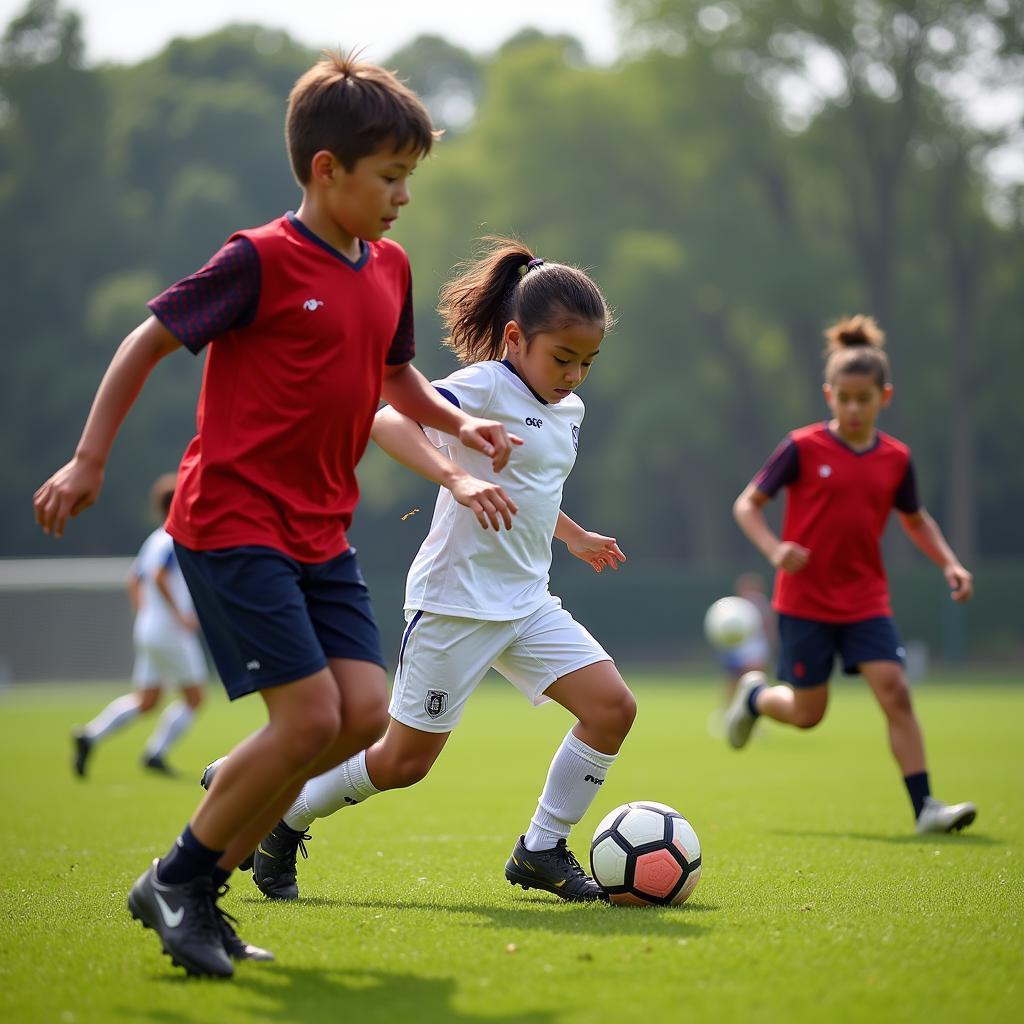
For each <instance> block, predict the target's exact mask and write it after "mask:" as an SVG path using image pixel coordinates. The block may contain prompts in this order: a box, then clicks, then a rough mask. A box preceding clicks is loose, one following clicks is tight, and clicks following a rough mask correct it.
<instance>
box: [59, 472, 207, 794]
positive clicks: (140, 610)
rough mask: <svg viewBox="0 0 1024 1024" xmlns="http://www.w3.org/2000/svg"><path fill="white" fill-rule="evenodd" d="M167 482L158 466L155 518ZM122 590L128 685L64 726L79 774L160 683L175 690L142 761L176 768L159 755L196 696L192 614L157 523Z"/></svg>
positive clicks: (147, 705) (169, 544) (164, 502)
mask: <svg viewBox="0 0 1024 1024" xmlns="http://www.w3.org/2000/svg"><path fill="white" fill-rule="evenodd" d="M174 484H175V475H174V474H173V473H165V474H163V475H162V476H160V477H159V478H158V479H157V481H156V483H154V484H153V489H152V501H153V509H154V511H155V512H156V514H157V515H158V516H159V518H160V522H161V524H162V523H163V521H164V519H165V518H166V517H167V512H168V509H169V508H170V506H171V498H172V497H173V496H174ZM128 592H129V594H130V596H131V601H132V607H133V608H134V609H135V626H134V630H133V639H134V643H135V667H134V669H133V672H132V682H133V683H134V684H135V692H134V693H126V694H124V695H123V696H121V697H118V698H116V699H115V700H113V701H111V702H110V703H109V704H108V705H107V706H106V707H105V708H104V709H103V710H102V711H101V712H100V713H99V714H98V715H97V716H96V717H95V718H94V719H93V720H92V721H91V722H89V723H88V725H86V726H84V727H82V728H76V729H75V730H74V731H73V732H72V734H71V738H72V742H73V744H74V758H73V762H72V767H73V768H74V771H75V774H76V775H79V776H82V777H84V776H85V773H86V767H87V765H88V763H89V759H90V757H91V755H92V753H93V751H94V750H95V748H96V745H97V744H98V743H99V742H100V741H101V740H104V739H106V738H107V737H109V736H110V735H111V734H112V733H115V732H117V731H118V730H119V729H123V728H124V727H125V726H126V725H128V723H129V722H133V721H134V720H135V719H136V718H138V717H139V715H144V714H147V713H148V712H151V711H153V710H154V709H155V708H156V706H157V704H158V703H159V701H160V694H161V692H162V690H163V688H164V686H170V685H174V686H177V687H178V688H179V689H180V690H181V697H180V698H179V699H178V700H176V701H174V702H173V703H171V704H169V705H168V706H167V707H166V708H165V709H164V713H163V714H162V715H161V716H160V719H159V721H158V723H157V727H156V729H155V730H154V731H153V734H152V735H151V736H150V737H149V740H148V741H147V742H146V746H145V748H144V750H143V754H142V764H143V765H144V766H145V767H146V768H149V769H151V770H152V771H155V772H160V773H161V774H164V775H174V774H176V773H175V772H174V770H173V769H172V768H171V767H170V765H168V763H167V761H166V760H165V755H166V753H167V751H168V750H169V749H170V747H171V745H172V744H173V743H174V742H175V741H176V740H178V739H180V738H181V736H182V734H183V733H184V732H185V730H186V729H188V727H189V726H190V725H191V724H192V719H193V718H194V717H195V712H196V709H197V708H198V707H199V705H200V704H201V703H202V700H203V684H204V683H205V681H206V677H207V671H206V659H205V657H204V656H203V651H202V648H201V647H200V644H199V635H198V632H199V622H198V620H197V619H196V613H195V609H194V608H193V606H192V598H191V597H190V596H189V592H188V587H187V586H186V584H185V579H184V577H183V576H182V575H181V569H180V568H179V567H178V562H177V559H176V558H175V555H174V541H173V540H172V539H171V537H170V535H169V534H168V533H167V532H166V531H165V530H164V528H163V526H162V525H161V526H159V527H158V528H157V529H156V530H154V531H153V532H152V533H151V534H150V535H149V536H148V537H147V538H146V540H145V542H144V543H143V545H142V547H141V549H140V550H139V553H138V555H137V556H136V558H135V561H134V563H133V564H132V571H131V576H130V577H129V580H128Z"/></svg>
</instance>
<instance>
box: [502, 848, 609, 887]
mask: <svg viewBox="0 0 1024 1024" xmlns="http://www.w3.org/2000/svg"><path fill="white" fill-rule="evenodd" d="M524 838H525V837H524V836H520V837H519V842H518V843H516V848H515V849H514V850H513V851H512V856H511V857H509V859H508V863H507V864H506V865H505V877H506V878H507V879H508V880H509V881H510V882H511V883H512V884H513V885H521V886H522V887H523V888H524V889H543V890H544V891H545V892H552V893H554V894H555V895H556V896H559V897H561V898H562V899H563V900H569V901H571V902H582V901H586V900H607V899H608V894H607V893H606V892H605V891H604V889H602V888H601V887H600V886H599V885H598V884H597V882H595V881H594V880H593V879H592V878H591V877H590V875H588V874H587V873H586V871H584V870H583V868H581V867H580V862H579V861H578V860H577V859H576V858H575V857H574V856H573V853H572V851H571V850H570V849H569V847H568V846H566V845H565V840H564V839H559V840H558V842H557V843H556V844H555V846H554V849H551V850H528V849H527V848H526V845H525V843H524V842H523V840H524Z"/></svg>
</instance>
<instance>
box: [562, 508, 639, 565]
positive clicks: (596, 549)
mask: <svg viewBox="0 0 1024 1024" xmlns="http://www.w3.org/2000/svg"><path fill="white" fill-rule="evenodd" d="M555 536H556V537H557V538H558V539H559V540H560V541H562V543H563V544H565V546H566V547H567V548H568V549H569V551H570V552H571V553H572V554H574V555H575V556H576V557H577V558H579V559H580V560H581V561H584V562H586V563H587V565H589V566H591V568H593V570H594V572H601V570H602V569H605V568H608V569H618V567H619V562H624V561H625V560H626V556H625V555H624V554H623V553H622V549H621V548H620V547H619V544H618V541H616V539H615V538H614V537H605V536H603V535H601V534H600V533H591V531H590V530H584V529H583V527H582V526H580V525H579V523H575V522H573V520H571V519H570V518H569V517H568V516H567V515H566V514H565V513H564V512H562V511H559V513H558V520H557V522H556V523H555Z"/></svg>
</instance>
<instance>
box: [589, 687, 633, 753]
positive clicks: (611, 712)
mask: <svg viewBox="0 0 1024 1024" xmlns="http://www.w3.org/2000/svg"><path fill="white" fill-rule="evenodd" d="M635 718H636V698H635V697H634V696H633V694H632V692H631V691H630V690H629V688H628V687H627V686H623V687H621V689H619V690H617V691H615V693H613V694H611V695H609V696H608V697H606V698H605V699H604V700H602V701H601V702H600V703H598V704H596V705H595V706H594V707H593V708H590V709H588V710H587V711H586V712H585V713H584V715H583V716H581V719H580V721H582V722H583V723H584V724H585V725H586V726H587V727H588V728H589V729H592V730H593V731H595V732H599V733H601V734H603V735H605V736H609V737H611V736H614V737H616V738H617V739H619V740H622V739H624V738H625V736H626V734H627V733H628V732H629V730H630V727H631V726H632V725H633V719H635Z"/></svg>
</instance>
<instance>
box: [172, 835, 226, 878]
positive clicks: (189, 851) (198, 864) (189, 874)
mask: <svg viewBox="0 0 1024 1024" xmlns="http://www.w3.org/2000/svg"><path fill="white" fill-rule="evenodd" d="M223 853H224V851H223V850H211V849H210V848H209V847H208V846H204V845H203V844H202V843H201V842H199V840H198V839H196V837H195V836H194V835H193V834H192V829H191V828H190V827H189V826H188V825H186V826H185V830H184V831H183V832H182V833H181V835H180V836H178V838H177V839H175V840H174V845H173V846H172V847H171V849H170V851H169V852H168V854H167V856H166V857H164V858H163V859H162V860H161V861H160V863H159V864H157V866H156V877H157V878H159V879H160V881H161V882H163V883H165V884H166V885H181V884H182V883H184V882H191V881H192V879H193V878H198V877H199V876H200V875H210V874H212V872H213V870H214V869H215V868H216V866H217V861H219V860H220V858H221V856H222V855H223Z"/></svg>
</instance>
